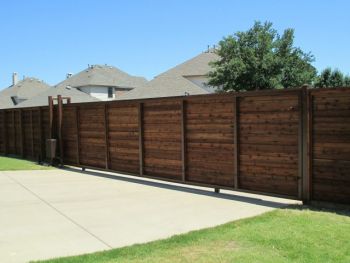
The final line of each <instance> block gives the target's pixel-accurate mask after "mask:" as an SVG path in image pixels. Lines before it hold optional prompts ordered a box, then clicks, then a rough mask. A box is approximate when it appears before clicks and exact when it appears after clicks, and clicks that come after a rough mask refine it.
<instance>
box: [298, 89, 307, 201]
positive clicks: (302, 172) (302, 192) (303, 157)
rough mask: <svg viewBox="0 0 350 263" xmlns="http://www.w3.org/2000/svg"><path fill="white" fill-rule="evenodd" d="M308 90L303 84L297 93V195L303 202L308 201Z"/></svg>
mask: <svg viewBox="0 0 350 263" xmlns="http://www.w3.org/2000/svg"><path fill="white" fill-rule="evenodd" d="M307 100H308V91H307V86H303V87H302V89H301V91H300V93H299V145H298V146H299V152H298V153H299V176H298V178H299V184H298V197H299V199H302V200H303V202H305V203H307V202H309V201H310V188H309V185H310V174H309V172H308V161H309V156H308V132H309V127H308V106H307V104H308V103H307Z"/></svg>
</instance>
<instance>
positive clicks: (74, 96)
mask: <svg viewBox="0 0 350 263" xmlns="http://www.w3.org/2000/svg"><path fill="white" fill-rule="evenodd" d="M58 95H62V96H63V97H70V98H71V103H78V102H93V101H99V100H98V99H97V98H94V97H92V96H90V95H88V94H86V93H84V92H82V91H80V90H78V89H75V88H67V87H58V88H50V89H48V90H46V91H44V92H42V93H40V94H38V95H37V96H35V97H33V98H31V99H29V100H26V101H24V102H22V103H20V104H18V105H17V106H16V108H24V107H37V106H47V105H48V97H49V96H52V97H54V98H57V96H58Z"/></svg>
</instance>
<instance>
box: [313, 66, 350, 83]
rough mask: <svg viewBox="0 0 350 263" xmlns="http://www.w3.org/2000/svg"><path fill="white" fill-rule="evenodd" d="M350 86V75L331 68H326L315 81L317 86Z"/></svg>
mask: <svg viewBox="0 0 350 263" xmlns="http://www.w3.org/2000/svg"><path fill="white" fill-rule="evenodd" d="M342 86H347V87H349V86H350V76H345V75H344V74H343V73H342V72H341V71H340V70H338V69H335V70H332V69H331V68H326V69H324V70H323V71H322V72H321V74H320V75H319V76H317V80H316V83H315V87H316V88H335V87H342Z"/></svg>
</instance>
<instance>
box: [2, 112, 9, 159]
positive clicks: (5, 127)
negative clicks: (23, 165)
mask: <svg viewBox="0 0 350 263" xmlns="http://www.w3.org/2000/svg"><path fill="white" fill-rule="evenodd" d="M3 114H4V116H3V120H4V126H3V127H4V129H3V138H4V154H5V156H6V155H7V154H8V139H7V134H8V132H7V129H8V125H7V121H6V111H5V110H4V111H3Z"/></svg>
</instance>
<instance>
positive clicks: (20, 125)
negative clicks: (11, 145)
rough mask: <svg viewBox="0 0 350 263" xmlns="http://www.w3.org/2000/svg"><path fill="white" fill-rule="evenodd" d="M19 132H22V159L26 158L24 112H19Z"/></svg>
mask: <svg viewBox="0 0 350 263" xmlns="http://www.w3.org/2000/svg"><path fill="white" fill-rule="evenodd" d="M19 131H20V146H21V157H22V158H24V147H25V146H24V128H23V112H22V109H20V110H19Z"/></svg>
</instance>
